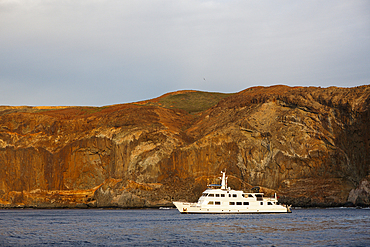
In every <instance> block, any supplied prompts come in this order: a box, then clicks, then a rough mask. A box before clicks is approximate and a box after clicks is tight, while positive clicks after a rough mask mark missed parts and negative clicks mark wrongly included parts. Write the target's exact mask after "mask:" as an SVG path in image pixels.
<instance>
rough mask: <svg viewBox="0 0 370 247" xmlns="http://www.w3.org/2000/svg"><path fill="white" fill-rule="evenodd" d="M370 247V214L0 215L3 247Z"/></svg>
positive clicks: (103, 212)
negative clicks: (288, 246) (289, 246)
mask: <svg viewBox="0 0 370 247" xmlns="http://www.w3.org/2000/svg"><path fill="white" fill-rule="evenodd" d="M287 245H292V246H370V210H369V209H354V208H333V209H296V210H293V213H291V214H240V215H238V214H232V215H222V214H202V215H194V214H190V215H186V214H180V213H179V212H178V211H177V210H175V209H169V210H159V209H146V210H144V209H142V210H102V209H89V210H81V209H79V210H78V209H76V210H71V209H65V210H32V209H24V210H0V246H287Z"/></svg>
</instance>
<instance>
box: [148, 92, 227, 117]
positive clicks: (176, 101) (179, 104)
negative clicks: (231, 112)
mask: <svg viewBox="0 0 370 247" xmlns="http://www.w3.org/2000/svg"><path fill="white" fill-rule="evenodd" d="M230 95H232V94H226V93H209V92H200V91H194V92H186V91H184V93H182V92H179V93H176V94H169V95H168V96H164V97H161V98H159V100H158V102H156V103H157V104H158V105H159V106H161V107H164V108H176V109H182V110H184V111H187V112H189V113H197V112H202V111H204V110H207V109H209V108H211V107H212V106H215V105H216V104H217V103H218V102H219V101H220V100H222V99H224V98H226V97H228V96H230ZM153 103H154V102H151V104H153ZM154 104H155V103H154Z"/></svg>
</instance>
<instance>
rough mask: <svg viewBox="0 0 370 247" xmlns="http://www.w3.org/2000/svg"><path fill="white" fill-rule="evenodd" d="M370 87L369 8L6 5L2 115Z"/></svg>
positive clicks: (178, 0)
mask: <svg viewBox="0 0 370 247" xmlns="http://www.w3.org/2000/svg"><path fill="white" fill-rule="evenodd" d="M276 84H284V85H289V86H296V85H298V86H321V87H328V86H340V87H353V86H358V85H366V84H370V1H369V0H364V1H360V0H359V1H357V0H351V1H349V0H344V1H340V0H325V1H314V0H307V1H305V0H299V1H297V0H294V1H276V0H271V1H263V0H256V1H252V0H250V1H249V0H248V1H247V0H240V1H237V0H232V1H231V0H219V1H216V0H212V1H200V0H168V1H165V0H130V1H128V0H127V1H126V0H120V1H118V0H116V1H114V0H111V1H108V0H18V1H16V0H0V105H34V106H51V105H86V106H87V105H91V106H102V105H110V104H117V103H127V102H135V101H140V100H144V99H150V98H155V97H157V96H160V95H162V94H164V93H167V92H172V91H177V90H183V89H195V90H202V91H209V92H239V91H241V90H243V89H246V88H249V87H252V86H257V85H261V86H270V85H276Z"/></svg>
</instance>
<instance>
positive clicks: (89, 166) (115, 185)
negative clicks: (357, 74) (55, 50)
mask: <svg viewBox="0 0 370 247" xmlns="http://www.w3.org/2000/svg"><path fill="white" fill-rule="evenodd" d="M183 93H184V94H188V93H192V91H187V92H183ZM176 94H181V92H180V93H179V92H177V93H176ZM369 96H370V86H363V87H357V88H335V87H332V88H325V89H321V88H301V87H297V88H291V87H286V86H274V87H268V88H265V87H256V88H249V89H247V90H244V91H242V92H240V93H238V94H234V95H231V96H228V97H227V98H225V99H223V100H221V101H220V102H219V103H218V104H217V105H215V106H214V107H212V108H210V109H207V110H204V111H203V112H200V113H198V114H189V113H188V112H186V111H184V110H181V109H174V108H173V109H171V108H164V107H162V106H161V105H160V104H155V102H157V101H156V100H153V101H150V102H149V101H148V102H149V103H150V104H149V103H148V102H139V103H136V104H125V105H115V106H108V107H101V108H89V107H66V108H43V109H40V108H37V107H0V204H1V206H2V207H19V206H21V207H158V206H169V205H171V201H172V200H188V201H195V200H197V198H198V197H199V196H200V194H201V192H202V191H203V190H204V189H205V188H206V184H207V182H212V180H214V179H216V178H217V177H218V176H219V174H220V171H221V170H224V169H227V174H228V177H229V186H230V187H232V188H235V189H244V190H248V189H250V188H251V187H253V186H257V185H258V186H262V190H263V191H264V192H265V193H266V194H273V193H275V192H277V193H278V194H279V195H280V200H281V201H282V202H285V203H289V204H292V205H295V206H340V205H348V203H352V204H353V205H360V204H361V205H369V201H370V200H369V193H368V191H367V189H366V188H368V187H369V186H368V185H366V181H368V180H369V179H366V177H367V176H368V175H369V164H370V157H369V155H370V153H369V148H370V142H369V141H370V133H369V127H368V126H369V120H370V116H369V102H370V97H369ZM189 104H191V102H189ZM364 181H365V182H364Z"/></svg>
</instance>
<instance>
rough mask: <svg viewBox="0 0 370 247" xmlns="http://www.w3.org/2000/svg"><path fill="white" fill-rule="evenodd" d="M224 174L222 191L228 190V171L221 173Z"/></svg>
mask: <svg viewBox="0 0 370 247" xmlns="http://www.w3.org/2000/svg"><path fill="white" fill-rule="evenodd" d="M221 173H222V178H221V179H222V181H221V189H222V190H226V189H227V177H226V175H225V174H226V171H224V172H223V171H221Z"/></svg>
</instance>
